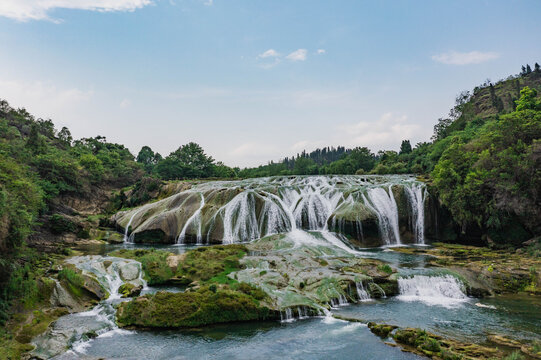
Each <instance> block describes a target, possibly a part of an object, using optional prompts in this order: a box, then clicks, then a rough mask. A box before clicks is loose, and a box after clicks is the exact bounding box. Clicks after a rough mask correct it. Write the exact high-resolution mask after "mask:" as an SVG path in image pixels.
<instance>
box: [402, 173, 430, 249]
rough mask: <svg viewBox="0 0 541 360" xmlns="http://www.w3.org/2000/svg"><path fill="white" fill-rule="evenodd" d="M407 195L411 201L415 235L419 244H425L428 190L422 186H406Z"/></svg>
mask: <svg viewBox="0 0 541 360" xmlns="http://www.w3.org/2000/svg"><path fill="white" fill-rule="evenodd" d="M404 189H405V190H406V195H407V197H408V200H409V206H410V211H411V212H410V214H411V218H412V221H411V222H412V228H413V234H414V235H415V242H416V243H417V244H424V243H425V210H424V209H425V207H424V205H425V199H426V188H425V186H424V185H422V184H415V183H414V184H411V186H405V187H404Z"/></svg>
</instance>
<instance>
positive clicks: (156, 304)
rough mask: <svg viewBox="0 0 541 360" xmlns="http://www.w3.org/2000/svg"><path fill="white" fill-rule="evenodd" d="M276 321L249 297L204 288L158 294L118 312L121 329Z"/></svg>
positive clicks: (134, 302) (122, 308) (133, 302)
mask: <svg viewBox="0 0 541 360" xmlns="http://www.w3.org/2000/svg"><path fill="white" fill-rule="evenodd" d="M274 317H276V314H274V312H272V311H271V310H269V309H268V308H266V307H263V306H260V305H259V302H258V301H257V300H256V299H254V298H253V297H252V296H250V295H247V294H245V293H243V292H241V291H233V290H229V289H225V290H216V292H214V291H212V290H211V289H210V287H209V286H204V287H201V288H200V289H198V290H197V291H193V292H185V293H168V292H158V293H156V294H154V295H145V296H143V297H140V298H138V299H136V300H132V301H130V302H125V303H122V304H121V305H120V307H119V309H118V312H117V320H118V323H119V324H120V325H121V326H143V327H157V328H177V327H191V326H202V325H208V324H215V323H224V322H233V321H250V320H265V319H270V318H274Z"/></svg>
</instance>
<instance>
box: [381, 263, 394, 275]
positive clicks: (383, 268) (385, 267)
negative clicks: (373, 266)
mask: <svg viewBox="0 0 541 360" xmlns="http://www.w3.org/2000/svg"><path fill="white" fill-rule="evenodd" d="M378 270H379V271H382V272H384V273H386V274H392V273H393V269H392V268H391V267H390V266H389V265H388V264H385V265H379V266H378Z"/></svg>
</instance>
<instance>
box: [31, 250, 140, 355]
mask: <svg viewBox="0 0 541 360" xmlns="http://www.w3.org/2000/svg"><path fill="white" fill-rule="evenodd" d="M106 261H107V262H109V261H110V262H111V263H110V264H108V266H105V262H106ZM66 262H67V263H70V264H73V265H75V266H76V267H78V268H79V269H81V270H82V271H83V273H86V274H92V275H94V276H95V277H96V279H97V280H98V281H99V282H100V284H101V285H102V286H103V287H104V288H105V289H106V290H107V291H108V292H109V294H110V295H109V297H108V298H107V299H106V300H103V301H101V302H100V303H99V304H98V305H96V306H95V307H94V308H92V309H91V310H89V311H85V312H81V313H75V314H69V315H66V316H63V317H61V318H60V319H58V320H57V321H55V322H54V323H53V325H51V327H49V329H48V330H47V332H46V333H45V334H43V335H40V336H38V337H37V338H35V339H34V340H33V341H34V344H35V345H36V350H35V352H36V353H37V354H40V358H42V357H43V358H50V357H54V356H55V355H57V354H55V353H54V352H52V353H51V351H58V345H57V342H60V343H62V344H63V347H61V348H63V349H69V350H68V352H67V353H66V354H68V355H71V357H74V358H80V356H81V354H84V353H85V352H86V349H87V348H88V346H90V344H91V342H92V341H94V339H88V338H87V337H86V335H85V333H88V332H94V333H96V334H97V335H98V337H97V338H103V337H109V336H114V335H126V334H133V333H135V332H134V331H127V330H122V329H119V328H118V326H117V325H116V322H115V311H116V310H115V308H114V305H115V304H116V303H118V302H120V301H123V299H120V294H119V293H118V289H119V287H120V286H121V285H122V284H123V283H124V281H123V280H122V278H121V275H120V274H121V273H122V271H123V270H122V269H121V268H122V266H131V267H134V266H135V267H137V268H138V273H137V278H135V279H133V280H132V281H130V282H132V283H137V284H142V285H143V289H146V288H147V284H146V281H145V280H144V279H143V273H142V269H141V264H140V263H139V262H137V261H135V260H128V259H121V258H115V257H107V256H99V255H88V256H74V257H72V258H70V259H68V260H67V261H66ZM124 271H127V269H124ZM123 274H124V275H126V274H127V272H124V273H123ZM132 275H135V274H134V273H132ZM134 277H135V276H134ZM55 344H56V345H55ZM55 349H56V350H55ZM63 351H65V350H63Z"/></svg>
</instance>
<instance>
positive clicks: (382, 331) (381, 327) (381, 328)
mask: <svg viewBox="0 0 541 360" xmlns="http://www.w3.org/2000/svg"><path fill="white" fill-rule="evenodd" d="M368 328H369V329H370V331H372V332H373V333H374V334H376V335H377V336H379V337H382V338H387V337H388V336H389V334H390V333H391V332H392V331H393V330H394V329H396V328H397V327H396V326H394V325H387V324H376V323H373V322H369V323H368Z"/></svg>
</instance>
